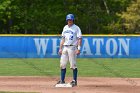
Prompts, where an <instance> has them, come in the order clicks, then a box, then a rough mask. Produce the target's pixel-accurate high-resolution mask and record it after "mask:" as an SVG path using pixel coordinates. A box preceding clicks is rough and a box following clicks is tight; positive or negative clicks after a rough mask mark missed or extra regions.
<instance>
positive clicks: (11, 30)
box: [0, 0, 135, 34]
mask: <svg viewBox="0 0 140 93" xmlns="http://www.w3.org/2000/svg"><path fill="white" fill-rule="evenodd" d="M131 1H133V0H0V33H3V34H5V33H8V34H61V32H62V29H63V26H64V25H65V24H66V21H65V16H66V15H67V14H68V13H73V14H74V15H75V18H76V19H75V24H77V25H79V27H80V28H81V30H82V33H83V34H114V33H118V30H119V31H121V33H125V32H124V31H123V29H121V27H122V25H121V20H120V19H121V18H123V17H122V16H118V15H117V14H122V15H123V16H124V11H126V10H128V9H127V7H128V6H129V4H130V3H131ZM132 5H133V4H132ZM130 6H131V4H130ZM132 11H133V9H132ZM127 12H130V11H127ZM124 17H125V16H124ZM125 22H128V20H125ZM131 29H132V28H131ZM131 29H130V30H131ZM134 29H135V27H134ZM134 32H135V31H134Z"/></svg>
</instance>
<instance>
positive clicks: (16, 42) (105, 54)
mask: <svg viewBox="0 0 140 93" xmlns="http://www.w3.org/2000/svg"><path fill="white" fill-rule="evenodd" d="M82 42H83V43H82V48H81V54H80V55H79V56H78V57H80V58H140V36H83V41H82ZM59 43H60V37H59V36H0V58H58V57H60V56H59V55H58V54H57V53H58V49H59Z"/></svg>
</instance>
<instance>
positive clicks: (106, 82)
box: [0, 76, 140, 93]
mask: <svg viewBox="0 0 140 93" xmlns="http://www.w3.org/2000/svg"><path fill="white" fill-rule="evenodd" d="M58 79H59V78H58V77H57V78H56V77H31V76H29V77H25V76H20V77H16V76H10V77H9V76H7V77H6V76H1V77H0V91H10V92H39V93H140V78H99V77H79V78H78V86H77V87H73V88H55V87H54V85H55V84H56V82H57V81H58ZM70 81H71V78H70V77H66V82H70Z"/></svg>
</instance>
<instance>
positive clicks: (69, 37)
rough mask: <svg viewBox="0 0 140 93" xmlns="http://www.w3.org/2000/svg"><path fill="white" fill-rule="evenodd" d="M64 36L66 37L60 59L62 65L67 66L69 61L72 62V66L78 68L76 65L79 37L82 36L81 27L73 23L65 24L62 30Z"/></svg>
mask: <svg viewBox="0 0 140 93" xmlns="http://www.w3.org/2000/svg"><path fill="white" fill-rule="evenodd" d="M62 38H64V44H63V46H64V47H63V50H62V55H61V59H60V67H61V68H63V69H64V68H66V65H67V62H68V61H69V62H70V68H73V69H75V68H77V66H76V56H77V55H76V50H77V45H78V39H79V38H82V33H81V30H80V28H79V27H78V26H77V25H75V24H73V25H72V26H70V27H69V26H68V25H66V26H64V28H63V32H62Z"/></svg>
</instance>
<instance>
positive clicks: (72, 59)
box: [68, 47, 78, 86]
mask: <svg viewBox="0 0 140 93" xmlns="http://www.w3.org/2000/svg"><path fill="white" fill-rule="evenodd" d="M75 50H76V48H75V47H74V48H70V49H69V50H68V55H69V62H70V68H71V69H72V70H73V81H72V82H71V83H72V84H73V85H74V86H75V85H77V73H78V69H77V64H76V56H77V55H76V52H75Z"/></svg>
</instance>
